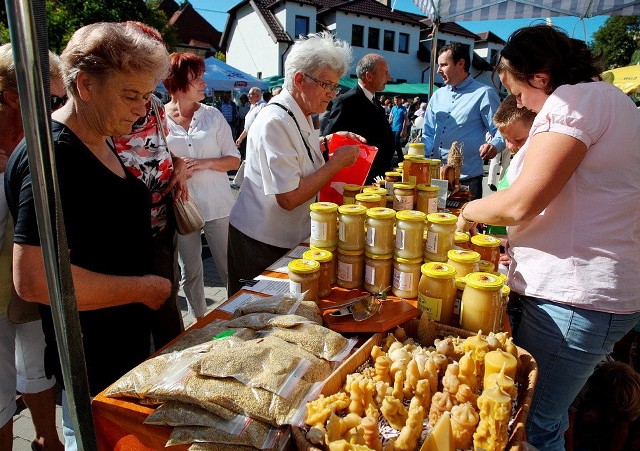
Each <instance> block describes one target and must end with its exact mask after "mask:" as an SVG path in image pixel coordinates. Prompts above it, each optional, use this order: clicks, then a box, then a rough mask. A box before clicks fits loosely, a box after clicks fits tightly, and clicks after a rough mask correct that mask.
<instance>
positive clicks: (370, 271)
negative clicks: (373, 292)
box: [364, 265, 376, 285]
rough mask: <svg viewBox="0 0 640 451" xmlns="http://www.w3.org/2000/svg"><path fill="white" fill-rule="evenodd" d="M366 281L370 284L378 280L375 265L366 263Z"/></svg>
mask: <svg viewBox="0 0 640 451" xmlns="http://www.w3.org/2000/svg"><path fill="white" fill-rule="evenodd" d="M364 281H365V282H366V283H368V284H369V285H374V284H375V281H376V268H374V267H373V266H369V265H365V267H364Z"/></svg>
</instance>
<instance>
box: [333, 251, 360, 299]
mask: <svg viewBox="0 0 640 451" xmlns="http://www.w3.org/2000/svg"><path fill="white" fill-rule="evenodd" d="M363 279H364V251H346V250H342V249H338V281H337V283H338V286H341V287H342V288H347V289H349V290H350V289H353V288H359V287H361V286H362V282H363Z"/></svg>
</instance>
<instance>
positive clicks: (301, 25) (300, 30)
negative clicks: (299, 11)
mask: <svg viewBox="0 0 640 451" xmlns="http://www.w3.org/2000/svg"><path fill="white" fill-rule="evenodd" d="M308 34H309V18H308V17H305V16H296V29H295V37H296V38H297V37H298V36H306V35H308Z"/></svg>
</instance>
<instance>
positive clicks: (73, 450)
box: [62, 390, 78, 451]
mask: <svg viewBox="0 0 640 451" xmlns="http://www.w3.org/2000/svg"><path fill="white" fill-rule="evenodd" d="M62 435H63V436H64V450H65V451H77V450H78V444H77V443H76V431H75V430H74V429H73V420H72V419H71V412H70V411H69V403H68V402H67V391H66V390H62Z"/></svg>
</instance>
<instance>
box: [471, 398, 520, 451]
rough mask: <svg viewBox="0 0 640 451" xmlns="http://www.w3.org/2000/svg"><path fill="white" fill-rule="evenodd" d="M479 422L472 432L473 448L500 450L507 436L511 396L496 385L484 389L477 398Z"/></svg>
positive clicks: (488, 450)
mask: <svg viewBox="0 0 640 451" xmlns="http://www.w3.org/2000/svg"><path fill="white" fill-rule="evenodd" d="M478 409H479V410H480V423H478V428H477V429H476V432H475V434H473V448H474V449H480V448H481V449H484V450H486V451H498V450H500V451H502V450H504V448H505V446H506V445H507V439H508V438H509V430H508V426H509V418H510V417H511V397H510V396H509V395H508V394H507V393H505V392H504V391H502V390H501V389H500V388H499V387H498V386H497V385H496V386H495V387H494V388H488V389H485V390H484V391H483V392H482V394H481V395H480V397H479V398H478Z"/></svg>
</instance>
